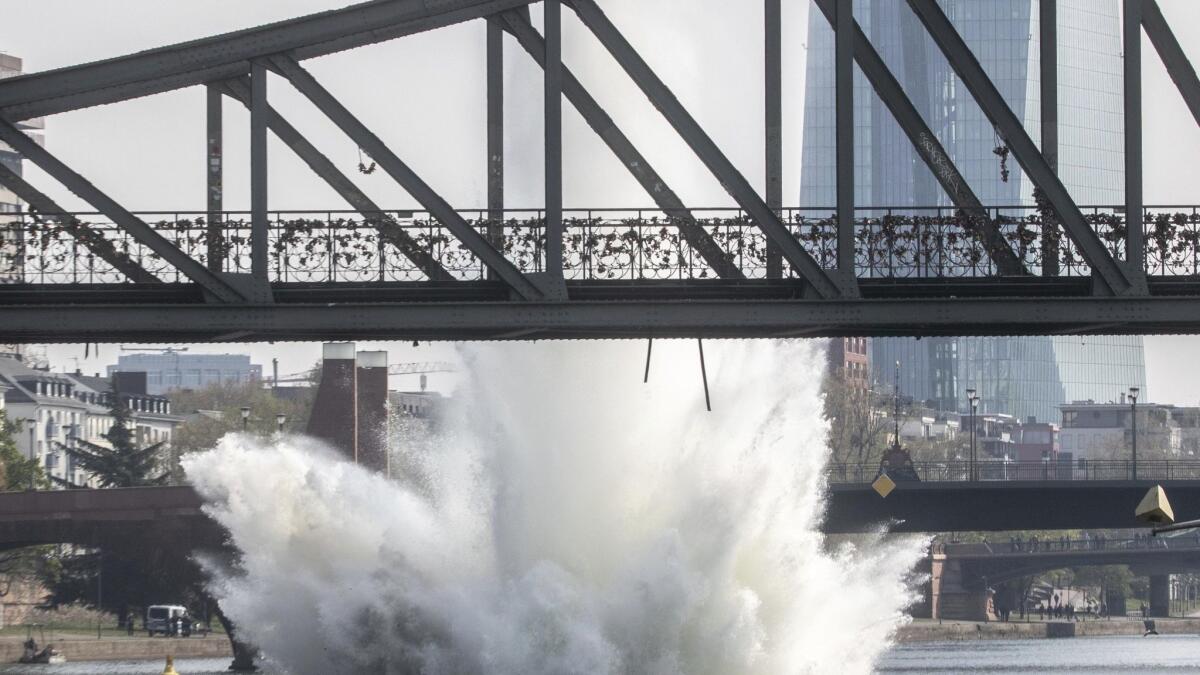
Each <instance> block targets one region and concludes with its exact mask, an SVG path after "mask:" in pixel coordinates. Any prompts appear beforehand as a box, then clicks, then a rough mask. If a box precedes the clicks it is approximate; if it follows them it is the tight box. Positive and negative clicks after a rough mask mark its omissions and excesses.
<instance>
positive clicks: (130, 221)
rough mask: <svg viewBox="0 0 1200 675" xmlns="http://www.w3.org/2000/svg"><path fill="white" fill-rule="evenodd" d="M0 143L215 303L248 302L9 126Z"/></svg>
mask: <svg viewBox="0 0 1200 675" xmlns="http://www.w3.org/2000/svg"><path fill="white" fill-rule="evenodd" d="M0 140H2V141H4V142H5V143H8V145H9V146H11V147H12V149H13V150H16V151H17V152H18V153H20V154H21V155H22V156H23V157H24V158H25V159H28V160H29V161H31V162H33V163H34V164H36V165H37V166H38V167H39V168H40V169H41V170H42V171H45V172H46V173H47V174H49V175H50V176H51V177H52V178H54V179H55V180H57V181H58V182H60V183H62V184H63V185H64V186H65V187H66V188H67V189H68V190H70V191H71V192H74V193H75V194H76V195H79V197H80V198H81V199H83V200H84V201H86V202H87V203H89V204H91V205H92V206H93V207H94V208H95V209H96V210H97V211H99V212H100V213H103V214H104V215H105V216H107V217H108V218H109V219H110V220H112V221H113V223H115V224H116V225H117V227H120V228H121V229H123V230H125V231H126V232H128V233H129V234H130V235H131V236H133V238H134V239H136V240H137V241H138V242H140V243H141V244H143V245H145V246H146V247H147V248H149V249H150V250H151V251H154V252H155V253H156V254H158V255H159V256H161V257H162V259H163V260H165V261H167V262H168V263H170V264H171V265H173V266H174V267H175V268H176V269H177V270H179V272H180V273H181V274H183V275H184V276H185V277H187V278H188V279H191V280H192V281H194V282H195V283H196V284H197V285H199V286H200V287H201V288H203V289H204V290H206V291H208V292H209V293H211V294H212V296H213V297H215V298H216V299H217V300H220V301H222V302H230V303H241V302H248V301H249V300H250V298H249V297H248V296H247V295H245V294H244V293H243V292H242V291H241V290H239V289H238V288H237V287H235V286H234V285H233V284H231V283H230V282H229V281H227V280H226V279H223V278H222V277H221V276H220V274H218V273H216V272H213V271H211V270H209V269H208V268H207V267H205V266H204V265H202V264H200V263H199V262H198V261H196V260H195V259H193V258H191V257H190V256H188V255H187V254H186V253H184V252H183V251H181V250H179V248H178V247H176V246H175V245H174V244H172V243H171V242H170V241H168V240H167V239H166V238H165V237H163V236H162V235H161V234H159V233H158V232H155V231H154V228H152V227H150V226H149V225H148V224H146V223H145V222H144V221H143V220H142V219H141V218H138V217H137V216H135V215H133V214H132V213H130V212H129V211H128V210H126V209H125V208H124V207H123V206H121V205H120V204H118V203H117V202H116V201H114V200H113V199H112V198H111V197H109V196H108V195H106V194H104V192H102V191H101V190H100V189H99V188H97V187H96V186H95V185H92V184H91V183H89V182H88V181H87V179H85V178H84V177H83V176H81V175H79V174H78V173H76V172H75V171H74V170H72V169H71V168H70V167H68V166H67V165H66V164H64V163H62V161H61V160H59V159H58V158H57V157H55V156H54V155H52V154H50V153H49V152H48V151H47V150H46V149H45V148H43V147H42V146H41V145H38V144H37V143H36V142H35V141H34V140H33V139H32V138H30V137H29V136H26V135H25V133H24V132H22V131H21V130H20V129H18V128H17V127H16V126H14V125H13V124H11V123H9V122H5V121H3V120H0Z"/></svg>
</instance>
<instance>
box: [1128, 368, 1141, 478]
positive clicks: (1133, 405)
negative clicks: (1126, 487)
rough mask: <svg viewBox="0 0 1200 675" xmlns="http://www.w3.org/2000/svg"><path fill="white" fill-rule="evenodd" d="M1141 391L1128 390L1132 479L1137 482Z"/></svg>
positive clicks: (1132, 388)
mask: <svg viewBox="0 0 1200 675" xmlns="http://www.w3.org/2000/svg"><path fill="white" fill-rule="evenodd" d="M1139 391H1141V390H1140V389H1138V388H1137V387H1130V388H1129V412H1130V417H1131V418H1132V419H1131V421H1130V424H1131V425H1132V426H1133V430H1132V431H1133V434H1132V435H1133V479H1134V480H1137V397H1138V392H1139Z"/></svg>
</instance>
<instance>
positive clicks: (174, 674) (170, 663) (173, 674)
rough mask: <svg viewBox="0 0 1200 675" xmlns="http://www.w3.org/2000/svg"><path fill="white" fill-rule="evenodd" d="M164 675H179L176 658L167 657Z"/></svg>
mask: <svg viewBox="0 0 1200 675" xmlns="http://www.w3.org/2000/svg"><path fill="white" fill-rule="evenodd" d="M163 675H179V671H177V670H175V657H173V656H168V657H167V667H166V668H163Z"/></svg>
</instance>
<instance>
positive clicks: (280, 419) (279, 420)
mask: <svg viewBox="0 0 1200 675" xmlns="http://www.w3.org/2000/svg"><path fill="white" fill-rule="evenodd" d="M284 424H287V415H284V414H283V413H275V428H276V429H277V430H278V431H279V433H281V434H282V433H283V425H284Z"/></svg>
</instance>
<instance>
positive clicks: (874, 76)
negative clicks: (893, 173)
mask: <svg viewBox="0 0 1200 675" xmlns="http://www.w3.org/2000/svg"><path fill="white" fill-rule="evenodd" d="M815 1H816V3H817V7H818V8H820V10H821V13H822V14H824V15H825V19H826V20H827V21H829V23H830V25H833V24H834V22H835V20H836V18H837V17H836V10H837V2H838V0H815ZM847 4H848V3H847ZM854 60H855V62H856V63H858V67H859V68H860V69H862V72H863V75H865V76H866V78H867V81H868V82H870V83H871V86H872V87H873V88H874V89H875V93H876V94H877V95H878V96H879V99H880V100H881V101H883V104H884V105H885V106H887V109H888V110H889V111H891V113H892V117H893V118H895V120H896V122H897V123H898V124H899V125H900V128H901V129H902V130H903V131H904V134H905V135H906V136H908V141H909V143H911V144H912V146H913V148H914V149H915V150H916V151H917V155H918V156H919V157H920V158H921V159H922V160H923V161H924V162H925V165H926V166H927V167H929V170H930V172H932V173H933V176H934V178H936V179H937V181H938V183H939V184H940V185H941V186H942V189H943V190H945V191H946V194H947V195H948V196H949V197H950V200H951V201H953V202H954V205H955V206H957V207H958V208H959V209H962V210H963V211H965V212H966V213H967V215H968V216H970V217H972V219H973V220H972V225H973V226H974V227H975V229H976V230H977V232H978V234H979V237H980V239H982V241H983V243H984V246H985V247H986V248H987V253H988V256H989V257H991V259H992V262H993V263H995V265H996V269H998V270H999V271H1000V273H1001V274H1005V275H1021V274H1027V273H1028V272H1027V271H1026V269H1025V266H1024V265H1023V264H1022V263H1021V260H1020V258H1018V257H1017V255H1016V253H1013V250H1012V247H1011V246H1009V244H1008V242H1007V241H1005V240H1004V235H1003V234H1002V233H1001V232H1000V228H999V227H997V226H996V223H994V222H992V221H991V219H989V218H988V217H987V210H986V209H985V208H984V206H983V202H982V201H980V199H979V197H978V196H976V194H975V191H974V190H972V189H971V186H970V184H968V183H967V179H966V178H965V177H964V176H963V175H962V173H961V172H959V170H958V167H957V166H955V164H954V160H953V159H951V158H950V155H949V154H948V153H947V152H946V148H945V147H944V146H942V143H941V141H939V140H938V139H937V136H936V135H934V133H933V130H932V129H930V128H929V125H928V124H926V123H925V120H924V119H923V118H922V117H921V113H920V112H918V111H917V107H916V106H915V105H913V102H912V99H910V98H909V97H908V94H907V93H905V91H904V87H902V86H901V85H900V82H899V81H898V80H897V79H896V76H895V75H893V74H892V71H891V69H890V68H888V67H887V64H885V63H884V62H883V59H882V58H881V57H880V56H879V52H878V51H876V50H875V45H873V44H871V39H870V38H868V37H867V34H866V33H864V32H863V29H862V26H860V25H859V23H858V21H857V20H855V21H854Z"/></svg>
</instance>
